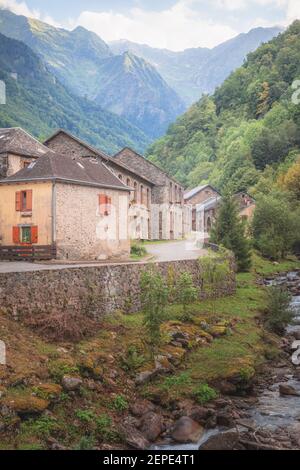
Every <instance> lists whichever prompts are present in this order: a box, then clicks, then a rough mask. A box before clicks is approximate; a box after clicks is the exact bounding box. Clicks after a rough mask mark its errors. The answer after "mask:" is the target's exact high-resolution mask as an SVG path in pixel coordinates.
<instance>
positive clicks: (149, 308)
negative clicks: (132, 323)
mask: <svg viewBox="0 0 300 470" xmlns="http://www.w3.org/2000/svg"><path fill="white" fill-rule="evenodd" d="M167 302H168V289H167V287H166V284H165V280H164V279H163V278H162V276H161V275H160V274H159V273H158V272H156V271H154V270H149V271H144V272H143V273H142V276H141V303H142V308H143V312H144V326H145V328H146V332H147V340H148V343H149V345H150V351H151V354H152V356H154V353H155V350H156V348H157V346H158V345H159V344H160V341H161V333H160V325H161V324H162V322H163V320H164V316H165V307H166V305H167Z"/></svg>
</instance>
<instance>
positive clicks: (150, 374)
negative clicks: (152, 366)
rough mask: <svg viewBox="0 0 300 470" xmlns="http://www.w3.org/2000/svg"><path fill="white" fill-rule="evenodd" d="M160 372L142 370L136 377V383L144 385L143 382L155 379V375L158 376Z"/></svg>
mask: <svg viewBox="0 0 300 470" xmlns="http://www.w3.org/2000/svg"><path fill="white" fill-rule="evenodd" d="M157 374H158V370H157V369H156V370H145V371H143V372H140V373H139V374H138V375H137V376H136V378H135V383H136V385H142V384H145V383H147V382H150V380H151V379H153V378H154V377H156V375H157Z"/></svg>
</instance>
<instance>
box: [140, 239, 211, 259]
mask: <svg viewBox="0 0 300 470" xmlns="http://www.w3.org/2000/svg"><path fill="white" fill-rule="evenodd" d="M146 248H147V251H148V253H149V254H151V255H153V256H155V258H156V260H157V261H178V260H185V259H197V258H199V256H203V255H205V254H206V253H207V251H206V250H204V249H200V248H197V246H196V245H195V243H194V242H193V241H191V242H190V241H186V240H183V241H181V240H180V241H174V242H167V243H153V244H149V245H147V246H146Z"/></svg>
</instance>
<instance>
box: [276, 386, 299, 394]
mask: <svg viewBox="0 0 300 470" xmlns="http://www.w3.org/2000/svg"><path fill="white" fill-rule="evenodd" d="M279 393H280V395H282V396H285V395H292V396H296V397H300V393H299V392H298V391H297V390H296V389H295V388H294V387H292V386H291V385H288V384H280V385H279Z"/></svg>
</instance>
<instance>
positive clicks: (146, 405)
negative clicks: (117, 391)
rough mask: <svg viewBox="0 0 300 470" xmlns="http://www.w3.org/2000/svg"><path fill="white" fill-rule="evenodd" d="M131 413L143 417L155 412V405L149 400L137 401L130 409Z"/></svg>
mask: <svg viewBox="0 0 300 470" xmlns="http://www.w3.org/2000/svg"><path fill="white" fill-rule="evenodd" d="M129 409H130V412H131V413H132V414H133V415H134V416H137V417H141V416H143V415H145V414H146V413H149V412H150V411H154V410H155V405H153V403H151V401H149V400H137V401H135V402H134V403H133V404H132V405H130V407H129Z"/></svg>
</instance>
